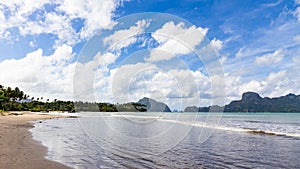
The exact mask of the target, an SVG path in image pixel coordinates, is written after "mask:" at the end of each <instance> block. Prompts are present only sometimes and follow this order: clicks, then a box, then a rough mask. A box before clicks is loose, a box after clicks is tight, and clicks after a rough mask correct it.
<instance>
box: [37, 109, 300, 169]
mask: <svg viewBox="0 0 300 169" xmlns="http://www.w3.org/2000/svg"><path fill="white" fill-rule="evenodd" d="M78 115H79V116H80V118H73V119H52V120H46V121H44V122H43V123H36V124H35V128H33V129H32V133H33V136H34V139H36V140H38V141H41V142H42V144H44V145H45V146H47V147H48V148H49V152H48V157H47V158H49V159H51V160H54V161H58V162H61V163H63V164H66V165H68V166H70V167H72V168H201V167H203V168H297V167H298V166H300V162H299V160H298V157H300V148H299V145H300V113H293V114H287V113H223V114H217V113H79V114H78Z"/></svg>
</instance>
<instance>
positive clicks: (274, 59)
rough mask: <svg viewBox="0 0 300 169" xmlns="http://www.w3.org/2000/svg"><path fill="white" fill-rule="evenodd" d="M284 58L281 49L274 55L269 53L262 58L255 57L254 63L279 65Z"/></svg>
mask: <svg viewBox="0 0 300 169" xmlns="http://www.w3.org/2000/svg"><path fill="white" fill-rule="evenodd" d="M283 58H284V53H283V50H282V49H279V50H276V51H275V52H274V53H269V54H266V55H263V56H259V57H256V59H255V63H257V64H263V65H270V64H274V63H279V62H281V61H282V59H283Z"/></svg>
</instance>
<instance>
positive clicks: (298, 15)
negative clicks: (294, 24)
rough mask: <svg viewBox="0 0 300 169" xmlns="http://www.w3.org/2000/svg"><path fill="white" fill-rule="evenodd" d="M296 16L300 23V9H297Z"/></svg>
mask: <svg viewBox="0 0 300 169" xmlns="http://www.w3.org/2000/svg"><path fill="white" fill-rule="evenodd" d="M294 15H295V17H296V18H298V21H300V7H298V8H296V10H295V12H294Z"/></svg>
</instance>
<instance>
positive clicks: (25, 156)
mask: <svg viewBox="0 0 300 169" xmlns="http://www.w3.org/2000/svg"><path fill="white" fill-rule="evenodd" d="M51 118H59V116H50V115H36V114H32V113H29V112H10V113H1V114H0V150H1V151H0V169H41V168H55V169H64V168H68V167H67V166H64V165H62V164H60V163H57V162H53V161H50V160H47V159H45V156H46V154H47V148H46V147H45V146H43V145H41V144H40V143H39V142H37V141H35V140H33V139H32V135H31V133H30V131H29V129H30V128H32V127H33V125H32V123H31V122H32V121H35V120H44V119H51Z"/></svg>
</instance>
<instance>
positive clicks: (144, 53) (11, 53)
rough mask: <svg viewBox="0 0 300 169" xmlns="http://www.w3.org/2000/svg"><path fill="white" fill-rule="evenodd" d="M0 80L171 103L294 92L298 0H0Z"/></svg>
mask: <svg viewBox="0 0 300 169" xmlns="http://www.w3.org/2000/svg"><path fill="white" fill-rule="evenodd" d="M0 23H1V24H0V68H1V71H0V84H2V85H4V86H11V87H19V88H20V89H21V90H23V91H24V92H25V93H28V94H29V95H30V96H33V97H36V98H37V97H43V98H49V99H50V100H53V99H61V100H86V101H99V102H100V101H101V102H112V103H123V102H130V101H137V100H138V99H140V98H143V97H151V98H154V99H156V100H158V101H162V102H165V103H167V104H168V105H169V106H170V107H171V109H173V110H175V109H177V110H183V109H184V107H185V106H191V105H196V106H207V105H214V104H218V105H224V104H227V103H229V102H230V101H232V100H238V99H240V98H241V95H242V93H244V92H247V91H253V92H258V93H259V94H260V95H261V96H262V97H278V96H282V95H287V94H289V93H294V94H300V78H299V77H300V73H299V72H300V66H299V64H300V29H299V28H300V1H299V0H261V1H253V0H243V1H240V0H215V1H213V0H181V1H174V0H156V1H147V0H137V1H130V0H126V1H125V0H124V1H123V0H87V1H86V0H72V1H71V0H36V1H35V0H33V1H21V0H11V1H3V0H0Z"/></svg>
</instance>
